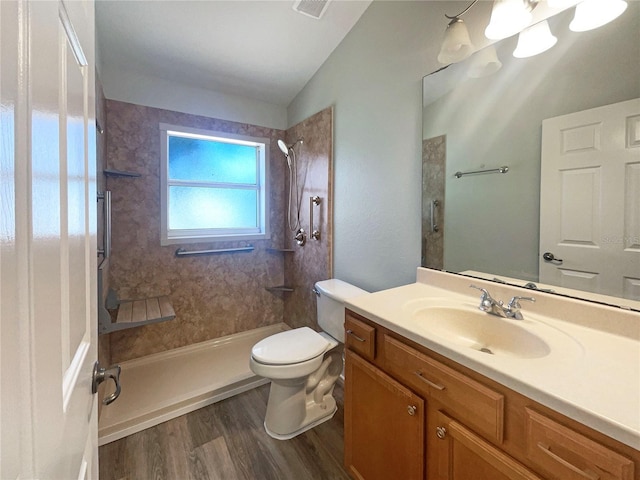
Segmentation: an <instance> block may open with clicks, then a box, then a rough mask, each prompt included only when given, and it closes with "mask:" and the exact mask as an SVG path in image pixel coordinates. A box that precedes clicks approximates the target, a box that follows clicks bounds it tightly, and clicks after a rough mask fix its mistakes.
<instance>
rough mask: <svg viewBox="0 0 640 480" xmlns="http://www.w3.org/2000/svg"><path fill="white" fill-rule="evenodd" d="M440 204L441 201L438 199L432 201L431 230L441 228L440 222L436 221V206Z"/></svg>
mask: <svg viewBox="0 0 640 480" xmlns="http://www.w3.org/2000/svg"><path fill="white" fill-rule="evenodd" d="M438 206H440V202H439V201H438V200H432V201H431V231H432V232H437V231H438V230H440V227H438V223H437V222H436V207H438Z"/></svg>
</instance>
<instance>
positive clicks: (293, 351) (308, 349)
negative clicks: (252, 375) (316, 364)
mask: <svg viewBox="0 0 640 480" xmlns="http://www.w3.org/2000/svg"><path fill="white" fill-rule="evenodd" d="M329 346H330V343H329V342H328V341H327V340H326V339H325V338H324V337H323V336H322V335H320V334H319V333H318V332H316V331H315V330H312V329H311V328H309V327H301V328H295V329H293V330H287V331H286V332H281V333H276V334H275V335H271V336H270V337H267V338H265V339H264V340H261V341H259V342H258V343H256V344H255V345H254V346H253V348H252V349H251V355H252V356H253V358H254V359H255V360H257V361H258V362H260V363H263V364H267V365H291V364H295V363H301V362H305V361H307V360H310V359H312V358H315V357H318V356H320V355H322V354H323V353H324V352H325V351H326V350H327V349H328V347H329Z"/></svg>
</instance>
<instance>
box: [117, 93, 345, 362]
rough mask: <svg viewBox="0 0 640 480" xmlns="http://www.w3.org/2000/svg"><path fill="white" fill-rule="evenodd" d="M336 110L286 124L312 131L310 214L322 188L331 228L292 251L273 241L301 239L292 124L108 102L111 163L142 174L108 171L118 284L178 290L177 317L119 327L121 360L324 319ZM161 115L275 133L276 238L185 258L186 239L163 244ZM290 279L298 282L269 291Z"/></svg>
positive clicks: (127, 294)
mask: <svg viewBox="0 0 640 480" xmlns="http://www.w3.org/2000/svg"><path fill="white" fill-rule="evenodd" d="M331 117H332V115H331V109H326V110H325V111H323V112H320V113H319V114H317V115H314V116H313V117H311V118H310V119H309V120H308V121H305V122H302V123H301V124H300V125H297V126H295V127H292V129H290V130H288V131H287V132H286V135H287V137H286V138H287V141H289V140H290V137H291V136H295V135H305V140H306V141H305V145H304V146H303V148H302V149H299V147H297V149H298V151H299V157H298V161H299V169H298V171H299V175H300V176H299V179H300V180H299V181H300V187H301V188H303V189H304V194H303V197H302V198H303V205H302V215H301V218H302V219H304V218H308V208H309V205H308V201H309V200H308V195H310V194H314V195H320V196H322V197H323V204H322V207H321V208H322V211H321V212H320V213H318V214H317V216H318V221H319V222H322V225H321V226H320V227H319V228H320V229H321V231H322V232H323V234H325V232H326V234H325V235H324V238H323V239H322V241H320V242H316V241H308V243H307V246H305V247H303V248H302V249H300V250H297V251H296V252H295V253H284V254H283V253H279V252H273V251H271V250H268V248H269V247H275V248H281V247H291V245H292V244H291V243H289V242H290V238H289V237H290V236H291V235H289V234H288V231H287V230H286V227H285V218H286V192H287V184H286V182H287V181H288V180H287V178H288V172H287V170H286V169H287V163H286V160H285V159H284V158H283V155H282V153H281V152H280V150H279V149H278V147H277V139H278V138H285V132H284V131H281V130H275V129H269V128H265V127H259V126H254V125H248V124H241V123H236V122H228V121H223V120H217V119H212V118H207V117H201V116H195V115H189V114H184V113H179V112H172V111H167V110H161V109H155V108H150V107H144V106H139V105H133V104H128V103H123V102H118V101H112V100H107V101H106V128H105V131H106V135H107V165H106V168H109V169H115V170H123V171H129V172H134V173H139V174H141V176H140V177H138V178H127V177H109V178H108V179H107V188H108V189H109V190H111V192H112V194H111V196H112V255H111V266H110V274H109V282H110V286H111V287H112V288H113V289H114V290H115V291H116V292H117V294H118V297H119V298H120V299H121V300H126V299H136V298H146V297H151V296H157V295H169V297H170V298H171V300H172V302H173V307H174V309H175V311H176V318H175V319H174V320H171V321H168V322H163V323H157V324H151V325H146V326H142V327H135V328H131V329H127V330H122V331H118V332H113V333H111V334H109V344H110V353H111V360H112V362H114V363H117V362H121V361H125V360H128V359H132V358H138V357H141V356H144V355H148V354H151V353H156V352H160V351H165V350H169V349H173V348H177V347H181V346H185V345H189V344H192V343H198V342H203V341H206V340H209V339H213V338H217V337H221V336H225V335H229V334H233V333H238V332H242V331H246V330H250V329H253V328H258V327H261V326H265V325H270V324H274V323H278V322H282V321H283V320H284V321H285V322H287V323H289V324H290V325H292V326H298V325H301V324H304V325H309V326H313V327H315V325H316V322H315V297H314V296H312V295H311V286H312V285H313V283H314V282H315V281H317V280H321V279H324V278H328V276H329V273H330V267H329V266H330V265H331V262H330V259H329V254H328V253H327V252H328V251H330V249H329V246H330V243H329V242H330V238H331V232H330V231H329V228H330V227H329V225H330V212H331V208H330V201H329V199H328V197H329V194H328V193H329V192H330V188H329V179H330V178H331V176H330V172H331V163H332V162H331V144H332V141H331V132H332V126H331V124H332V118H331ZM308 122H309V123H308ZM160 123H168V124H173V125H183V126H187V127H193V128H201V129H207V130H212V131H219V132H228V133H234V134H243V135H250V136H256V137H266V138H269V139H270V141H271V148H270V152H269V156H270V160H269V165H270V166H269V181H270V182H271V198H270V208H271V211H270V222H271V239H270V240H264V241H252V242H251V243H252V245H253V246H254V247H255V250H254V251H253V252H248V253H231V254H216V255H207V256H196V257H181V258H178V257H176V256H175V250H176V249H177V248H178V246H177V245H173V246H166V247H161V246H160V240H159V239H160V133H159V127H158V126H159V124H160ZM298 129H301V130H300V131H298ZM307 138H308V140H307ZM305 176H306V179H305V181H304V187H303V182H302V179H303V178H304V177H305ZM323 185H324V186H323ZM305 198H306V200H305ZM316 208H318V207H316ZM305 212H306V213H305ZM315 214H316V212H314V215H315ZM305 216H306V217H305ZM314 220H315V219H314ZM304 221H305V220H303V222H304ZM307 221H308V220H307ZM305 225H306V223H305ZM307 228H308V227H307ZM305 229H306V228H305ZM285 232H286V233H287V234H286V235H285ZM247 243H248V242H217V243H201V244H189V245H187V246H185V248H186V249H192V250H200V249H209V248H228V247H237V246H244V245H246V244H247ZM291 248H293V247H291ZM283 256H284V257H283ZM285 265H286V267H285ZM285 269H286V272H285ZM285 283H286V284H291V285H292V286H294V287H295V291H294V292H293V293H271V292H268V291H267V290H265V287H269V286H277V285H283V284H285ZM305 290H306V291H305ZM289 305H290V306H289ZM285 312H287V313H285Z"/></svg>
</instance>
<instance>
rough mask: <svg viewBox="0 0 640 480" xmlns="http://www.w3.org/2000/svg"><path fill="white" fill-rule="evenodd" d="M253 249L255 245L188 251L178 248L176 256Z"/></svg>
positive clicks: (248, 250)
mask: <svg viewBox="0 0 640 480" xmlns="http://www.w3.org/2000/svg"><path fill="white" fill-rule="evenodd" d="M251 251H253V245H247V246H246V247H238V248H217V249H211V250H192V251H187V250H185V249H184V248H179V249H177V250H176V257H186V256H189V255H211V254H213V253H231V252H251Z"/></svg>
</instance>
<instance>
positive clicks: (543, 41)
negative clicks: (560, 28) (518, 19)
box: [513, 20, 558, 58]
mask: <svg viewBox="0 0 640 480" xmlns="http://www.w3.org/2000/svg"><path fill="white" fill-rule="evenodd" d="M557 41H558V39H557V38H556V37H554V36H553V35H552V34H551V30H550V29H549V23H548V22H547V21H546V20H543V21H542V22H539V23H536V24H535V25H531V26H530V27H528V28H525V29H524V30H523V31H521V32H520V34H519V35H518V45H517V47H516V49H515V50H514V51H513V56H514V57H516V58H526V57H533V56H534V55H538V54H539V53H542V52H546V51H547V50H549V49H550V48H551V47H553V46H554V45H555V44H556V42H557Z"/></svg>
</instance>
